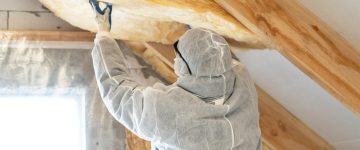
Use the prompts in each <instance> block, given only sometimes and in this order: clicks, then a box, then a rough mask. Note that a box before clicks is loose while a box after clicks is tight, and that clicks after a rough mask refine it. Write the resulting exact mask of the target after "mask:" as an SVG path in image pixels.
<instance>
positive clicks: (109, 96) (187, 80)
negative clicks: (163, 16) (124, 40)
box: [92, 8, 261, 150]
mask: <svg viewBox="0 0 360 150" xmlns="http://www.w3.org/2000/svg"><path fill="white" fill-rule="evenodd" d="M95 12H97V11H95ZM109 13H110V9H107V8H105V10H104V11H103V13H101V12H100V13H99V12H97V13H96V22H97V27H98V33H97V35H96V38H95V47H94V49H93V50H92V58H93V65H94V71H95V75H96V80H97V84H98V87H99V90H100V94H101V97H102V100H103V102H104V104H105V106H106V107H107V109H108V111H109V112H110V113H111V115H112V116H113V117H114V118H115V119H116V120H117V121H119V122H120V123H121V124H123V125H124V126H125V127H126V128H127V129H129V130H130V131H132V132H133V133H134V134H136V135H137V136H139V137H141V138H143V139H145V140H148V141H151V143H152V148H153V149H159V150H177V149H183V150H202V149H206V150H209V149H211V150H229V149H233V150H260V149H261V142H260V129H259V113H258V105H257V103H258V102H257V94H256V89H255V86H254V83H253V82H252V80H251V79H250V77H249V75H248V73H247V71H246V69H245V68H244V66H242V65H241V64H239V63H235V62H233V61H232V57H231V52H230V50H229V45H228V44H227V42H226V41H225V39H224V38H223V37H222V36H220V35H219V34H217V33H215V32H213V31H210V30H207V29H203V28H194V29H190V30H188V31H187V32H186V33H185V34H184V35H183V36H182V37H181V38H180V39H179V41H178V42H177V43H176V44H175V46H176V49H177V50H176V58H175V64H174V70H175V73H176V74H177V75H178V79H177V81H176V83H174V84H172V85H170V86H166V85H164V84H161V83H157V84H155V85H153V86H152V87H144V86H141V85H140V84H139V83H137V82H136V81H135V80H133V79H131V76H129V74H130V73H129V69H128V68H127V67H128V64H127V61H126V58H125V56H124V54H123V52H122V50H123V49H124V48H123V47H119V45H117V43H116V41H115V40H114V39H113V38H112V37H111V35H110V32H109V31H110V28H111V24H110V21H109V17H110V14H109Z"/></svg>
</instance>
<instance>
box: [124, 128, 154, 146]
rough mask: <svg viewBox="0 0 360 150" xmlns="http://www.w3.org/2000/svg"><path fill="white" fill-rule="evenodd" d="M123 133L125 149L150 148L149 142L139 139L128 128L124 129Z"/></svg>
mask: <svg viewBox="0 0 360 150" xmlns="http://www.w3.org/2000/svg"><path fill="white" fill-rule="evenodd" d="M125 133H126V149H127V150H151V143H150V142H148V141H145V140H142V139H140V138H139V137H137V136H136V135H135V134H133V133H132V132H130V131H129V130H126V132H125Z"/></svg>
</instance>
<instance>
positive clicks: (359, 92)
mask: <svg viewBox="0 0 360 150" xmlns="http://www.w3.org/2000/svg"><path fill="white" fill-rule="evenodd" d="M215 1H216V2H217V3H218V4H219V5H221V6H222V7H223V8H224V9H225V10H227V11H228V12H229V13H230V14H232V15H233V16H234V17H235V18H237V19H238V20H239V21H240V22H241V23H243V24H244V25H245V26H246V27H247V28H249V29H250V30H251V31H252V32H254V33H255V34H257V35H258V36H259V37H260V38H261V39H262V40H263V41H265V43H267V44H268V45H269V46H270V47H273V48H276V49H278V50H279V51H280V52H281V53H282V54H283V55H284V56H285V57H286V58H287V59H288V60H290V61H291V62H292V63H294V64H295V65H296V66H297V67H298V68H299V69H301V70H302V71H303V72H305V73H306V74H307V75H308V76H309V77H311V78H312V79H313V80H314V81H316V82H317V83H318V84H320V85H321V86H322V87H323V88H325V89H326V90H327V91H329V92H330V93H331V94H332V95H333V96H335V97H336V98H337V99H338V100H339V101H340V102H341V103H342V104H343V105H344V106H346V107H347V108H348V109H349V110H351V111H352V112H353V113H355V114H356V115H358V116H360V53H359V52H358V51H356V50H355V49H354V48H352V47H351V46H350V45H349V44H348V43H347V42H346V41H345V40H344V39H343V38H342V37H341V36H340V35H339V34H338V33H336V32H335V31H333V30H332V29H331V28H330V27H328V26H327V25H326V24H325V23H323V22H322V21H321V20H320V19H318V18H317V17H315V16H314V15H313V14H312V13H311V12H309V11H308V10H307V9H305V8H304V7H303V6H301V5H300V4H299V3H298V2H297V1H296V0H215Z"/></svg>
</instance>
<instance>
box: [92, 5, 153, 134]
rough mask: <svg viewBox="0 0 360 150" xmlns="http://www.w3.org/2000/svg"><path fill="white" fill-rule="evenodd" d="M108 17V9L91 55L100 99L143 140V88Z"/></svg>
mask: <svg viewBox="0 0 360 150" xmlns="http://www.w3.org/2000/svg"><path fill="white" fill-rule="evenodd" d="M108 15H109V9H107V10H105V11H104V15H99V14H97V16H96V20H97V23H98V30H99V32H98V33H97V35H96V38H95V40H94V43H95V46H94V49H93V50H92V53H91V55H92V59H93V65H94V71H95V77H96V82H97V85H98V87H99V91H100V95H101V98H102V100H103V102H104V104H105V105H106V107H107V109H108V111H109V112H110V113H111V115H112V116H113V117H114V118H115V119H116V120H118V121H119V122H120V123H122V124H123V125H124V126H125V127H126V128H128V129H129V130H131V131H133V132H134V133H136V134H138V135H139V136H141V135H142V134H141V133H140V131H139V123H140V122H141V120H142V115H141V114H142V111H143V99H144V97H143V89H144V87H141V86H140V84H138V83H137V82H135V81H134V80H132V79H131V78H130V76H129V71H128V68H127V66H128V65H127V62H126V58H125V56H124V54H123V52H122V49H124V48H122V47H119V45H118V44H117V43H116V41H115V40H114V39H113V38H112V37H111V35H110V33H109V31H110V26H109V23H108V22H107V21H108V20H107V18H108ZM142 138H145V139H148V138H147V137H142ZM148 140H150V139H148Z"/></svg>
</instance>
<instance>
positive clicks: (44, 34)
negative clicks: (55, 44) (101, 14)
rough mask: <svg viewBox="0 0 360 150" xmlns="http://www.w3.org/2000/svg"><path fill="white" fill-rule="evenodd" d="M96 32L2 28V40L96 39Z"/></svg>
mask: <svg viewBox="0 0 360 150" xmlns="http://www.w3.org/2000/svg"><path fill="white" fill-rule="evenodd" d="M94 38H95V34H94V33H90V32H63V31H61V32H60V31H9V30H0V39H1V40H10V39H11V40H16V39H18V40H29V41H89V42H91V41H94Z"/></svg>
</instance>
